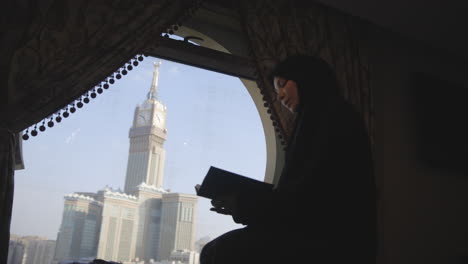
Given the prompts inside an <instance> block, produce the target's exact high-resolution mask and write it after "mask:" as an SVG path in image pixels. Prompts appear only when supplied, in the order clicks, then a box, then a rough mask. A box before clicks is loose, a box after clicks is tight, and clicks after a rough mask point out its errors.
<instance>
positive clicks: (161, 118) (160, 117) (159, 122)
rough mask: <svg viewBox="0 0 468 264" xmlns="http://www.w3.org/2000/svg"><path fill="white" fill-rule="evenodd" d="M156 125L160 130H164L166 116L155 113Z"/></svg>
mask: <svg viewBox="0 0 468 264" xmlns="http://www.w3.org/2000/svg"><path fill="white" fill-rule="evenodd" d="M154 124H155V125H156V126H157V127H159V128H164V115H163V114H162V113H161V112H156V113H155V118H154Z"/></svg>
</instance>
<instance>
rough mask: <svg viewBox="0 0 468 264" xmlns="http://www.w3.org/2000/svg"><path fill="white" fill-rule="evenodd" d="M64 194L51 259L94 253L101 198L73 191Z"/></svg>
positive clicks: (86, 255)
mask: <svg viewBox="0 0 468 264" xmlns="http://www.w3.org/2000/svg"><path fill="white" fill-rule="evenodd" d="M64 198H65V205H64V209H63V216H62V223H61V225H60V229H59V232H58V235H57V246H56V249H55V257H54V259H56V260H65V259H66V260H79V259H82V258H90V257H93V256H96V245H97V242H98V234H99V230H100V228H101V214H102V202H100V201H98V200H96V195H95V194H89V193H74V194H71V195H66V196H65V197H64Z"/></svg>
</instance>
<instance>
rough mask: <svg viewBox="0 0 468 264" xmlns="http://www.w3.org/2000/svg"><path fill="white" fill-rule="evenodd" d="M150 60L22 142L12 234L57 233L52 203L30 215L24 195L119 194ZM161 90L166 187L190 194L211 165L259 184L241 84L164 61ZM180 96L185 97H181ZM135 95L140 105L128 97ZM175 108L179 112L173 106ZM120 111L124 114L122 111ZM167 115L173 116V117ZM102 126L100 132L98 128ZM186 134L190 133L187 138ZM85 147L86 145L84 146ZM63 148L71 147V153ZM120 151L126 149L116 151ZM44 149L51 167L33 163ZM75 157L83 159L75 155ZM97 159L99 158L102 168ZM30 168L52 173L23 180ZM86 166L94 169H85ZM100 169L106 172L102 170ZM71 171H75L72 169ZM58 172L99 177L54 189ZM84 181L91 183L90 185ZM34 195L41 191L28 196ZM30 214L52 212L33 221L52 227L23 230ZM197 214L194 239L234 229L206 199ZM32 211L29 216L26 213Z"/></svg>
mask: <svg viewBox="0 0 468 264" xmlns="http://www.w3.org/2000/svg"><path fill="white" fill-rule="evenodd" d="M154 61H156V59H155V58H151V57H148V58H146V60H145V61H143V62H142V63H141V65H140V66H139V67H137V68H136V69H135V70H134V71H132V72H130V74H129V75H128V76H126V77H124V78H123V79H122V80H120V81H118V82H117V83H116V84H115V85H113V86H111V88H110V89H109V91H105V94H104V95H102V96H98V98H96V99H95V100H92V102H91V103H90V104H89V105H86V106H85V107H84V108H83V110H78V111H77V113H75V114H73V115H71V116H70V117H69V118H68V119H65V120H64V121H63V122H62V123H60V124H57V125H56V127H57V128H55V127H54V128H52V129H49V130H48V131H46V132H45V133H41V134H39V136H38V137H36V138H31V139H30V140H29V141H26V142H23V148H24V153H23V156H24V159H25V166H26V169H25V170H23V171H17V172H16V176H15V177H16V182H17V185H16V190H17V191H16V192H15V204H14V209H13V221H12V229H11V230H12V233H17V234H19V235H41V236H45V237H48V238H50V239H56V232H57V231H58V228H56V231H55V235H54V234H53V233H54V231H53V229H54V227H53V223H52V224H51V222H53V221H55V222H59V221H60V216H61V213H62V211H61V210H57V208H56V207H57V206H55V209H54V206H53V203H52V206H51V207H49V208H48V207H46V206H41V207H40V208H29V209H30V210H29V209H28V208H27V203H26V202H27V199H25V198H27V197H26V196H25V194H29V198H30V197H31V195H32V196H33V197H36V196H37V198H39V199H38V200H40V201H41V200H42V201H43V202H44V203H48V201H51V197H52V196H55V197H57V195H58V194H59V193H62V194H63V195H61V197H62V198H60V199H59V201H58V202H59V203H62V204H63V196H64V195H66V194H69V193H72V192H74V191H77V190H80V191H95V190H97V189H101V188H103V187H104V186H107V185H111V186H113V187H116V188H122V189H123V187H124V184H123V180H124V175H125V170H126V161H125V159H126V157H125V154H126V153H127V151H128V129H129V127H130V126H131V121H130V120H131V119H132V114H133V109H132V110H129V107H131V108H134V107H135V104H137V103H139V100H140V101H141V98H142V96H141V95H142V94H145V93H147V91H148V88H149V87H150V83H151V75H152V63H153V62H154ZM182 75H184V76H182ZM182 77H183V78H182ZM197 78H198V79H197ZM184 81H185V82H184ZM195 84H198V86H197V85H195ZM125 89H127V90H125ZM130 89H133V93H132V92H129V90H130ZM175 89H178V90H179V93H177V91H174V90H175ZM219 89H223V90H222V92H218V91H220V90H219ZM159 91H160V98H161V99H162V101H163V102H167V103H166V105H167V106H168V121H167V122H168V130H169V135H170V136H169V138H168V142H167V150H168V158H167V162H168V165H167V167H166V168H165V175H166V176H165V179H166V181H167V185H166V184H164V185H165V187H166V188H168V189H173V191H176V192H183V193H192V194H194V189H193V186H194V185H195V184H197V183H201V180H202V179H203V177H204V174H205V173H206V171H207V169H208V167H209V166H210V165H217V166H219V167H223V168H226V169H229V170H232V171H235V172H237V173H241V174H244V175H246V176H249V177H252V178H256V179H263V177H264V173H265V160H266V154H265V139H264V136H263V130H262V127H261V122H260V118H259V116H258V113H257V110H256V109H255V106H254V104H253V102H252V99H251V98H250V96H249V95H248V92H247V91H246V89H245V88H244V87H243V85H242V83H241V82H240V81H239V79H237V78H234V77H230V76H226V75H221V74H218V73H214V72H209V71H204V70H201V69H197V68H194V67H190V66H185V65H181V64H176V63H173V62H170V61H163V66H162V67H161V77H160V89H159ZM106 93H107V94H106ZM119 94H120V96H121V97H120V98H119ZM137 95H138V96H137ZM183 95H186V97H185V98H184V96H183ZM122 96H123V97H124V98H122ZM143 96H145V95H143ZM138 97H139V100H131V99H130V98H138ZM125 99H127V100H125ZM236 99H237V101H236ZM239 100H240V102H239ZM93 101H94V102H93ZM132 104H133V105H132ZM171 105H172V107H171ZM178 105H179V106H183V107H179V108H177V106H178ZM125 109H126V113H125V114H123V112H124V110H125ZM172 109H174V110H172ZM112 110H114V111H112ZM120 111H122V113H120ZM171 111H173V112H172V113H171ZM90 113H92V114H90ZM106 114H107V116H106ZM191 114H192V115H193V116H191ZM93 115H94V116H93ZM125 115H126V116H125ZM124 116H125V117H124ZM106 117H107V120H106ZM119 117H121V119H122V120H120V119H119ZM249 119H254V120H253V121H252V120H249ZM255 119H256V120H255ZM125 120H126V121H125ZM246 121H247V122H246ZM236 125H237V126H238V127H237V131H235V133H234V131H233V128H236V127H235V126H236ZM125 126H126V128H125V129H120V130H118V129H119V127H125ZM232 126H234V127H232ZM239 126H242V127H239ZM93 128H94V129H93ZM102 128H104V130H105V131H102V130H103V129H102ZM60 130H61V131H60ZM121 130H123V133H122V131H121ZM190 131H192V132H193V133H192V134H191V133H187V132H190ZM106 133H108V134H106ZM223 133H224V134H223ZM125 134H126V135H125ZM93 135H94V136H93ZM172 135H174V136H172ZM222 135H224V136H222ZM47 137H56V138H61V139H62V140H63V141H61V144H60V143H58V142H53V141H54V140H50V138H47ZM171 137H173V138H174V139H173V140H174V141H173V142H171V141H170V140H171ZM233 137H236V140H233ZM95 139H96V140H95ZM55 141H56V140H55ZM41 143H42V144H41ZM105 143H107V144H108V145H105ZM84 144H87V145H86V146H84ZM98 146H99V147H101V146H102V147H103V149H98ZM242 146H244V149H245V147H247V146H249V152H250V153H243V152H242V148H241V147H242ZM66 147H73V148H72V150H71V149H70V148H66ZM91 147H93V151H94V150H97V151H96V153H92V154H94V156H93V155H86V154H89V153H87V151H86V149H87V148H88V149H89V148H91ZM54 148H55V151H54V150H53V149H54ZM57 149H58V150H57ZM106 149H107V150H108V151H107V152H106V151H105V150H106ZM123 149H124V150H125V151H122V150H123ZM252 149H253V150H254V151H252ZM28 151H31V152H28ZM47 151H51V154H48V155H49V156H48V155H44V156H45V157H54V156H55V157H56V158H57V159H52V160H53V161H55V164H54V163H53V162H52V163H49V162H48V160H45V161H44V159H42V158H43V157H42V156H41V158H38V156H37V153H44V152H47ZM62 151H69V153H67V154H68V155H69V156H65V158H64V159H63V160H60V159H59V157H58V156H57V154H58V153H61V152H62ZM34 153H36V156H35V159H31V156H30V155H34ZM54 154H55V155H54ZM78 154H80V155H81V156H79V158H78ZM106 154H112V157H106ZM200 154H201V155H200ZM240 154H242V155H240ZM223 155H224V157H223ZM85 156H88V157H87V159H86V160H79V159H83V157H85ZM96 159H97V160H98V161H101V163H100V167H99V166H98V165H99V162H96ZM70 160H71V161H72V162H70ZM49 161H50V160H49ZM44 163H45V164H44ZM57 163H59V164H57ZM66 165H68V168H67V166H66ZM56 167H62V169H63V167H65V169H64V170H62V173H60V171H58V168H56ZM34 168H39V171H42V173H44V172H47V171H48V170H49V171H51V173H50V174H51V175H45V176H42V175H41V176H42V177H45V178H46V179H45V180H44V181H41V180H39V179H38V178H37V177H36V178H28V177H33V176H32V175H34V174H35V173H34V172H31V170H32V169H34ZM90 168H94V169H95V170H94V171H92V172H90V171H89V169H90ZM106 169H107V170H108V171H105V170H106ZM77 170H78V171H80V172H76V171H77ZM63 172H68V173H70V174H71V175H76V176H77V178H78V179H79V178H81V179H83V177H84V176H83V174H85V175H86V174H88V175H93V174H95V175H102V178H101V177H92V176H91V177H90V176H88V180H82V181H80V182H79V185H78V184H77V182H75V185H74V186H73V184H72V183H71V182H70V181H64V182H63V184H59V182H61V180H62V179H61V178H60V177H58V178H55V179H54V178H53V177H52V175H57V174H62V175H63V176H62V177H63V178H65V179H67V175H66V174H65V173H63ZM36 173H37V172H36ZM44 174H47V173H44ZM80 174H81V175H80ZM80 176H81V177H80ZM21 177H24V178H21ZM27 178H28V179H29V181H27ZM84 178H86V177H84ZM90 179H92V180H91V181H90ZM33 183H34V184H33ZM54 183H57V184H59V185H60V186H61V188H58V186H56V185H55V184H54ZM41 188H42V189H41ZM93 189H94V190H93ZM32 190H40V191H36V192H31V191H32ZM49 194H54V195H49ZM48 204H49V203H48ZM36 210H39V211H42V213H44V214H45V215H49V214H48V213H50V215H51V216H50V217H39V219H38V220H39V221H38V223H37V224H39V225H40V224H41V223H42V225H43V226H44V224H45V223H49V224H50V226H48V228H46V229H47V230H43V229H41V228H38V227H36V229H34V228H24V227H25V226H26V225H27V224H26V222H27V221H25V220H26V219H28V217H23V216H26V215H28V212H27V211H36ZM57 211H58V212H57ZM199 212H200V214H199V219H198V223H199V226H198V227H197V229H198V232H197V236H196V238H197V239H199V238H201V237H206V236H209V237H211V238H214V237H215V236H217V235H220V234H222V233H224V232H226V231H229V230H231V229H233V228H237V227H240V226H239V225H236V224H234V223H233V221H232V219H231V218H230V217H229V216H222V215H215V214H214V213H213V212H210V211H209V201H207V200H200V205H199ZM31 213H34V212H29V214H31ZM53 215H59V216H58V219H59V220H53V219H54V217H53ZM39 216H41V214H39ZM55 218H57V217H55ZM46 219H49V220H46ZM36 222H37V221H36ZM55 226H57V224H55ZM27 229H29V230H27ZM31 230H37V231H39V232H37V233H31V232H34V231H31Z"/></svg>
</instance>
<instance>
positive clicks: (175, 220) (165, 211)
mask: <svg viewBox="0 0 468 264" xmlns="http://www.w3.org/2000/svg"><path fill="white" fill-rule="evenodd" d="M196 206H197V197H196V196H193V195H188V194H180V193H168V194H164V195H163V199H162V215H163V219H162V223H161V225H162V230H161V247H160V258H159V259H161V260H165V259H169V257H170V255H171V252H172V251H173V250H190V251H192V250H194V245H195V232H194V231H195V218H196V212H197V211H196Z"/></svg>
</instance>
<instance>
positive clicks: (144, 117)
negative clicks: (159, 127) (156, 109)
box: [136, 111, 151, 126]
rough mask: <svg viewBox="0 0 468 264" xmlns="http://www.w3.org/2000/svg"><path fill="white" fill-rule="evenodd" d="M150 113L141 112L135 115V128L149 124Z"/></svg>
mask: <svg viewBox="0 0 468 264" xmlns="http://www.w3.org/2000/svg"><path fill="white" fill-rule="evenodd" d="M150 121H151V120H150V112H149V111H141V112H139V113H138V115H137V120H136V125H137V126H147V125H149V124H150Z"/></svg>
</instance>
